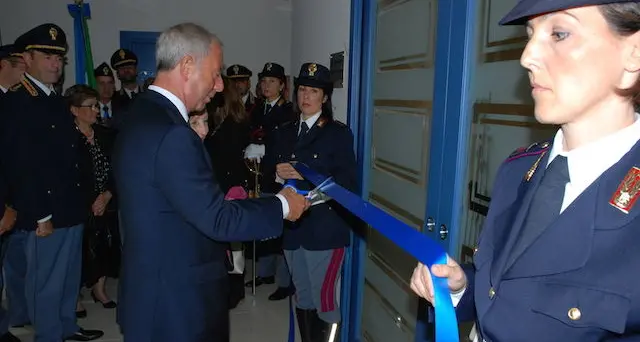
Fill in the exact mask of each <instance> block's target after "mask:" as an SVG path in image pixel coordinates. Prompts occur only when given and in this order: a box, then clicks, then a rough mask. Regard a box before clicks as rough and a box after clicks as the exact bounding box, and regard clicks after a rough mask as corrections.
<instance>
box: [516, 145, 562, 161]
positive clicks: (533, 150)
mask: <svg viewBox="0 0 640 342" xmlns="http://www.w3.org/2000/svg"><path fill="white" fill-rule="evenodd" d="M550 146H551V142H550V141H542V142H537V143H533V144H531V145H529V146H528V147H520V148H518V149H516V150H515V151H513V153H511V154H510V155H509V157H508V158H507V161H512V160H515V159H518V158H522V157H527V156H536V155H539V154H541V153H544V152H545V151H547V150H548V149H549V147H550Z"/></svg>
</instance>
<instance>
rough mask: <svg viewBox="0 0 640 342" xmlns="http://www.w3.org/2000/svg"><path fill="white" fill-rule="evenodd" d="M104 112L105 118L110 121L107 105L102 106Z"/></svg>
mask: <svg viewBox="0 0 640 342" xmlns="http://www.w3.org/2000/svg"><path fill="white" fill-rule="evenodd" d="M102 112H103V115H104V118H105V119H108V118H109V107H107V105H103V106H102Z"/></svg>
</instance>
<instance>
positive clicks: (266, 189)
mask: <svg viewBox="0 0 640 342" xmlns="http://www.w3.org/2000/svg"><path fill="white" fill-rule="evenodd" d="M266 105H267V104H266V103H261V104H259V105H257V106H255V107H254V109H253V112H252V113H251V131H252V136H251V137H250V141H251V143H254V144H264V145H265V146H266V147H265V150H266V152H265V153H269V152H268V150H269V146H270V145H271V144H272V143H273V139H274V138H273V136H274V132H276V131H277V130H278V129H279V128H280V127H281V126H282V125H284V124H286V123H288V122H291V121H295V120H296V117H295V114H294V112H293V104H292V103H291V102H287V101H286V100H285V99H284V98H282V97H281V98H280V99H279V100H278V101H277V102H276V104H275V105H274V106H273V108H271V110H270V111H269V112H268V113H266V114H265V107H266ZM257 130H261V131H262V133H261V134H262V135H261V136H259V135H260V134H256V132H257ZM265 157H267V156H266V155H265ZM261 171H262V178H261V191H262V192H263V193H277V192H278V191H280V189H282V186H281V185H280V184H278V183H276V182H275V172H276V170H275V166H274V165H268V164H265V163H262V164H261Z"/></svg>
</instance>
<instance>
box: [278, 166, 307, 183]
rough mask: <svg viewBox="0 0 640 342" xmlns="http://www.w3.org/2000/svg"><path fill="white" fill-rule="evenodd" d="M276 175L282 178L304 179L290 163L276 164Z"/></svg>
mask: <svg viewBox="0 0 640 342" xmlns="http://www.w3.org/2000/svg"><path fill="white" fill-rule="evenodd" d="M276 175H278V177H280V178H282V179H301V180H302V179H304V178H302V176H301V175H300V173H298V171H296V169H294V168H293V165H291V164H289V163H280V164H278V165H276Z"/></svg>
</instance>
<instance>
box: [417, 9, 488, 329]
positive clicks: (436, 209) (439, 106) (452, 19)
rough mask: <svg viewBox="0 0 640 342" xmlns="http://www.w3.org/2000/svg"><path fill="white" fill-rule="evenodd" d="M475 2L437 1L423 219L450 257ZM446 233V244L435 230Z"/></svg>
mask: <svg viewBox="0 0 640 342" xmlns="http://www.w3.org/2000/svg"><path fill="white" fill-rule="evenodd" d="M475 6H476V0H456V1H439V2H438V23H437V32H436V37H437V38H436V39H437V41H436V58H435V69H436V70H435V80H434V89H435V90H434V97H433V99H434V103H433V119H432V127H433V129H432V130H431V149H430V164H429V182H428V184H429V189H428V193H427V199H428V200H427V208H426V217H433V218H434V220H435V223H436V229H434V232H428V231H426V230H425V231H424V234H427V235H429V236H430V237H431V238H433V239H439V240H440V241H442V243H443V247H444V248H445V249H446V250H447V251H448V252H449V254H450V255H452V256H453V257H454V258H456V257H457V253H458V241H459V234H460V232H459V228H460V224H461V215H462V208H463V206H462V203H463V196H464V191H465V186H464V183H465V180H466V176H467V167H466V165H467V160H468V159H467V158H468V149H469V133H470V132H471V130H470V128H471V122H472V117H473V116H472V113H473V111H472V102H473V92H472V91H471V85H472V82H471V78H472V75H473V72H474V69H473V68H474V58H473V56H474V55H473V51H474V48H475V47H474V44H475V43H474V40H475V39H474V38H475V36H474V33H473V30H474V27H475V26H476V25H475V22H476V20H477V16H476V12H475V10H476V7H475ZM441 225H445V226H446V227H447V228H448V231H449V233H448V237H447V238H446V240H441V239H440V236H439V235H440V234H439V231H440V227H441ZM420 310H421V311H420V315H419V321H418V324H417V326H416V341H432V340H433V330H432V329H431V328H432V327H433V325H431V324H430V323H429V322H432V321H433V320H432V317H429V312H430V310H428V305H427V304H426V302H424V301H423V302H422V305H420Z"/></svg>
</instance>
